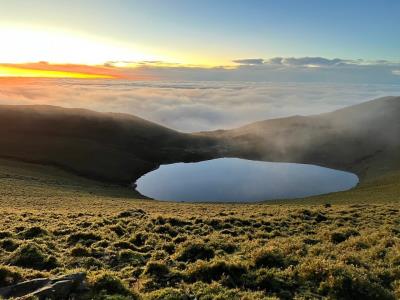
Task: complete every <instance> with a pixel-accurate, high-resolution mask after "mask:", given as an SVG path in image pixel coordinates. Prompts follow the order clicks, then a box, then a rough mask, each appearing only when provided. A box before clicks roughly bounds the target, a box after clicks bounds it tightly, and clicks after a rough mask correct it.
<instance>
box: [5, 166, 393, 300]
mask: <svg viewBox="0 0 400 300" xmlns="http://www.w3.org/2000/svg"><path fill="white" fill-rule="evenodd" d="M399 178H400V176H399V174H398V173H393V174H390V175H387V176H385V177H382V178H380V179H375V180H374V181H370V182H365V183H363V184H362V185H360V186H359V187H357V188H355V189H353V190H351V191H347V192H341V193H334V194H330V195H326V196H318V197H311V198H306V199H298V200H291V201H279V202H273V203H270V202H266V203H259V204H203V203H197V204H190V203H170V202H159V201H153V200H146V199H137V197H138V195H137V194H136V193H135V192H134V191H130V190H128V189H124V188H120V187H117V186H113V185H105V184H102V183H98V182H96V181H91V180H87V179H84V178H81V177H78V176H75V175H70V174H69V173H66V172H64V171H60V170H57V169H55V168H51V167H45V166H39V165H34V164H27V163H21V162H15V161H7V160H1V161H0V207H1V210H0V286H5V285H8V284H12V283H15V282H19V281H22V280H24V279H29V278H35V277H42V276H55V275H58V274H66V273H69V272H75V271H78V270H85V271H86V272H87V273H88V278H89V284H90V285H91V286H92V287H93V291H92V292H91V293H90V294H88V295H87V297H88V298H93V299H140V298H142V299H194V298H195V297H197V299H319V298H320V297H326V298H331V299H396V298H399V297H400V255H399V253H400V221H399V220H400V205H399V201H398V198H399V195H400V184H399Z"/></svg>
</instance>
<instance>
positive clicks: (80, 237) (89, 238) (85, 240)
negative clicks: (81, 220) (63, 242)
mask: <svg viewBox="0 0 400 300" xmlns="http://www.w3.org/2000/svg"><path fill="white" fill-rule="evenodd" d="M100 240H101V236H99V235H98V234H95V233H92V232H78V233H74V234H71V235H70V236H69V237H68V239H67V242H68V244H72V245H74V244H78V243H81V244H83V245H86V246H90V245H91V244H93V243H94V242H97V241H100Z"/></svg>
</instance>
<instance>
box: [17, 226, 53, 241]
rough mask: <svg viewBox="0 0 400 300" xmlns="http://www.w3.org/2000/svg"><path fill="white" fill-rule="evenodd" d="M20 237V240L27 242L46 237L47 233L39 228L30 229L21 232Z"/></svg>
mask: <svg viewBox="0 0 400 300" xmlns="http://www.w3.org/2000/svg"><path fill="white" fill-rule="evenodd" d="M20 235H21V236H22V238H24V239H26V240H29V239H33V238H37V237H41V236H45V235H48V232H47V231H46V230H44V229H43V228H41V227H39V226H35V227H31V228H28V229H26V230H25V231H23V232H21V233H20Z"/></svg>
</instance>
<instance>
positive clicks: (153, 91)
mask: <svg viewBox="0 0 400 300" xmlns="http://www.w3.org/2000/svg"><path fill="white" fill-rule="evenodd" d="M388 95H400V85H365V84H322V83H261V82H259V83H257V82H251V83H245V82H203V81H197V82H195V81H191V82H171V81H164V82H163V81H148V82H137V81H136V82H135V81H119V80H115V81H110V80H97V81H91V80H90V81H87V80H51V81H39V80H38V81H36V82H33V83H30V84H23V85H1V86H0V103H1V104H51V105H58V106H64V107H81V108H88V109H93V110H97V111H112V112H123V113H131V114H134V115H137V116H140V117H143V118H146V119H148V120H151V121H154V122H158V123H161V124H163V125H166V126H168V127H171V128H174V129H178V130H181V131H200V130H212V129H220V128H232V127H236V126H241V125H244V124H246V123H250V122H254V121H257V120H264V119H270V118H277V117H284V116H290V115H296V114H301V115H309V114H315V113H321V112H328V111H332V110H335V109H338V108H342V107H345V106H348V105H352V104H356V103H360V102H363V101H367V100H371V99H374V98H377V97H381V96H388Z"/></svg>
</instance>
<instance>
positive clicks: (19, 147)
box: [0, 106, 211, 184]
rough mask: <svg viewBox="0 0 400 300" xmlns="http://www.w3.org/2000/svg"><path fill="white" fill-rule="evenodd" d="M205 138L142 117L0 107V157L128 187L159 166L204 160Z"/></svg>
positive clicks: (51, 107) (44, 108)
mask: <svg viewBox="0 0 400 300" xmlns="http://www.w3.org/2000/svg"><path fill="white" fill-rule="evenodd" d="M210 143H211V141H210V139H209V138H203V137H197V136H192V135H189V134H182V133H179V132H176V131H173V130H171V129H168V128H165V127H162V126H160V125H157V124H154V123H151V122H149V121H146V120H143V119H141V118H138V117H135V116H131V115H126V114H114V113H98V112H93V111H89V110H83V109H67V108H60V107H54V106H0V157H3V158H12V159H16V160H21V161H26V162H36V163H40V164H48V165H53V166H57V167H60V168H62V169H64V170H68V171H72V172H73V173H76V174H79V175H83V176H86V177H90V178H94V179H99V180H102V181H108V182H115V183H119V184H129V183H131V182H134V181H135V180H136V179H137V178H138V177H140V176H141V175H143V174H145V173H146V172H148V171H150V170H152V169H154V168H156V167H157V166H158V165H160V164H162V163H168V162H175V161H192V160H199V159H202V158H205V157H207V154H204V153H203V151H202V150H201V149H208V147H209V145H210Z"/></svg>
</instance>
